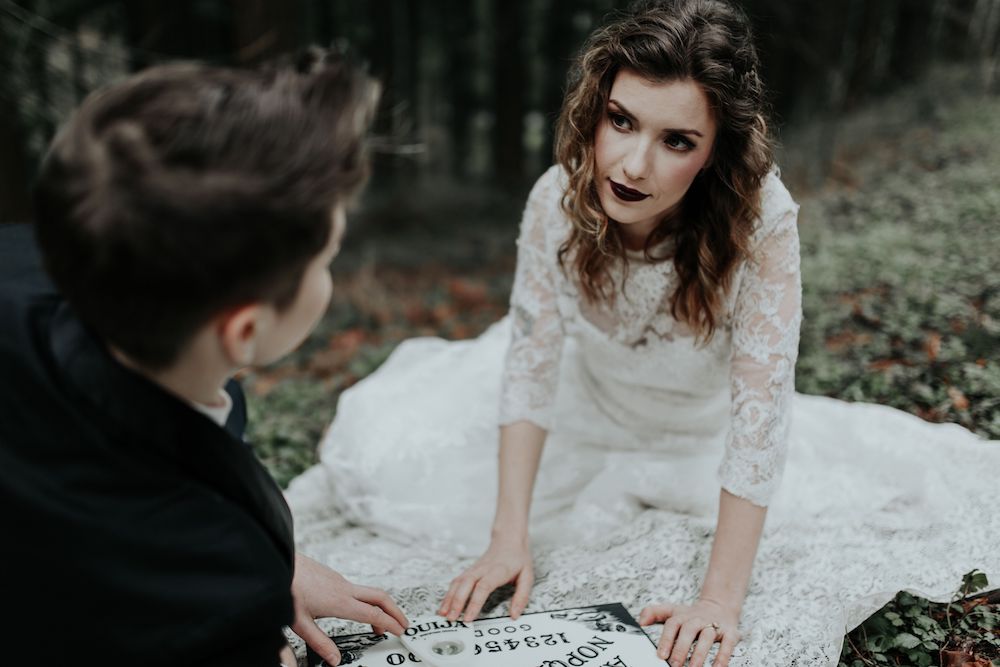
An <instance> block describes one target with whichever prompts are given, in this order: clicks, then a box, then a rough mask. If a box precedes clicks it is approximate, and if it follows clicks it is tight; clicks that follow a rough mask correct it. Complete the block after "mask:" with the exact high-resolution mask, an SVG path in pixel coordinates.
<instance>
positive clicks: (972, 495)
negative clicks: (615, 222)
mask: <svg viewBox="0 0 1000 667" xmlns="http://www.w3.org/2000/svg"><path fill="white" fill-rule="evenodd" d="M564 188H565V181H564V175H563V174H562V172H561V171H560V170H559V169H558V168H557V167H553V168H552V169H550V170H549V171H548V172H547V173H546V174H545V175H543V176H542V177H541V179H539V181H538V183H537V184H536V186H535V188H534V189H533V191H532V194H531V196H530V198H529V201H528V204H527V208H526V210H525V215H524V220H523V222H522V226H521V237H520V240H519V243H518V245H519V251H518V263H517V273H516V276H515V281H514V289H513V294H512V297H511V312H510V315H509V316H508V317H507V318H505V319H504V320H502V321H501V322H498V323H497V324H495V325H494V326H493V327H492V328H491V329H490V330H488V331H487V332H486V333H484V334H483V335H482V336H480V337H479V338H478V339H475V340H471V341H461V342H446V341H443V340H440V339H431V338H423V339H414V340H410V341H407V342H405V343H403V344H402V345H400V346H399V348H398V349H397V350H396V351H395V352H394V354H393V355H392V356H391V357H390V358H389V360H388V361H387V362H386V363H385V364H384V365H383V366H382V367H381V368H380V369H379V370H378V371H377V372H376V373H374V374H373V375H372V376H371V377H369V378H367V379H365V380H364V381H362V382H361V383H359V384H358V385H357V386H356V387H354V388H352V389H350V390H349V391H347V392H345V393H344V394H343V395H342V397H341V399H340V404H339V407H338V410H337V417H336V419H335V420H334V422H333V424H332V425H331V427H330V429H329V431H328V433H327V435H326V437H325V440H324V442H323V446H322V463H321V464H319V465H317V466H315V467H314V468H312V469H311V470H309V471H307V472H306V473H305V474H303V475H302V476H301V477H299V478H298V479H297V480H295V481H294V482H293V483H292V485H291V486H290V488H289V492H288V497H289V502H290V504H291V506H292V509H293V511H294V513H295V516H296V531H297V535H298V538H297V541H298V544H299V547H300V549H302V550H303V551H304V552H306V553H308V554H310V555H312V556H314V557H316V558H318V559H320V560H322V561H324V562H326V563H327V564H329V565H331V566H332V567H335V568H336V569H338V570H339V571H340V572H342V573H343V574H344V575H345V576H347V577H348V578H349V579H352V580H357V581H363V582H367V583H370V584H372V585H378V586H381V587H384V588H387V589H389V590H390V592H391V593H393V595H394V596H395V597H396V599H397V600H398V601H399V602H400V603H401V604H402V605H403V608H404V610H406V611H407V612H408V613H410V614H414V615H416V614H421V613H427V612H432V611H433V610H434V609H436V605H437V604H438V602H439V601H440V599H441V598H442V597H443V594H444V592H445V590H446V588H447V585H448V583H449V581H450V580H451V579H452V578H453V577H454V576H455V575H457V574H458V573H459V572H460V571H461V569H462V567H463V566H464V565H467V564H468V563H469V562H470V558H471V557H474V556H476V555H478V553H479V552H480V551H481V550H482V549H483V548H484V547H485V545H486V543H487V541H488V536H489V528H490V524H491V520H492V513H493V507H494V501H495V497H496V476H497V471H496V455H497V447H498V431H497V425H498V423H499V424H505V423H512V422H515V421H518V420H522V419H526V420H530V421H533V422H535V423H537V424H539V425H541V426H543V427H545V428H546V429H548V431H549V436H548V440H547V443H546V448H545V453H544V456H543V460H542V464H541V468H540V470H539V476H538V480H537V482H536V487H535V496H534V503H533V506H532V521H533V524H532V539H533V546H534V553H535V560H536V568H537V572H536V574H537V579H538V580H537V583H536V585H535V588H534V592H533V595H532V602H531V606H530V607H529V611H530V610H531V609H532V608H534V609H554V608H563V607H569V606H575V605H585V604H592V603H599V602H614V601H620V602H623V603H624V604H625V605H626V607H628V608H629V609H630V610H631V611H632V612H633V613H634V614H638V612H639V610H640V609H641V608H642V607H643V606H645V605H646V604H650V603H655V602H662V601H690V600H692V599H694V598H695V597H696V596H697V592H698V590H699V587H700V584H701V579H702V577H703V576H704V573H705V568H706V565H707V561H708V554H709V550H710V547H711V537H712V532H713V529H714V520H715V511H716V507H717V503H718V496H719V488H720V485H721V487H722V488H725V489H727V490H728V491H730V492H731V493H733V494H735V495H738V496H741V497H743V498H746V499H749V500H750V501H751V502H753V503H756V504H758V505H768V506H769V512H768V522H767V525H766V527H765V532H764V537H763V540H762V544H761V547H760V551H759V554H758V557H757V561H756V564H755V569H754V575H753V579H752V581H751V585H750V590H749V593H748V596H747V599H746V603H745V606H744V610H743V615H742V620H741V624H742V629H743V632H744V639H743V641H742V642H741V644H740V645H739V647H738V649H737V652H736V654H735V656H734V658H733V661H732V663H731V664H732V665H734V666H736V665H753V666H754V667H757V666H760V665H781V666H782V667H785V666H787V665H836V663H837V658H838V656H839V654H840V646H841V641H842V637H843V634H844V632H845V630H846V629H850V628H851V627H853V626H854V625H856V624H858V623H859V622H861V621H862V620H863V619H864V618H865V617H866V616H868V615H869V614H870V613H872V612H873V611H874V610H876V609H877V608H878V607H880V606H881V605H882V604H884V603H885V602H886V601H887V600H889V599H890V598H891V597H892V596H893V594H895V592H896V591H898V590H901V589H908V590H911V591H914V592H917V593H920V594H925V595H930V596H932V597H938V598H941V597H947V596H948V595H949V594H950V593H951V592H952V591H953V590H954V589H955V588H956V587H957V585H958V583H959V582H960V580H961V575H962V574H963V573H965V572H967V571H969V570H971V569H973V568H979V569H981V570H984V571H986V572H987V574H988V575H990V576H991V578H992V579H993V583H994V584H995V583H998V581H997V579H998V578H1000V519H998V517H1000V512H997V511H996V508H997V506H998V503H1000V491H998V487H997V484H996V481H995V479H996V474H997V472H998V471H1000V443H997V442H986V441H983V440H981V439H979V438H977V437H976V436H974V435H973V434H971V433H969V432H968V431H966V430H964V429H962V428H961V427H959V426H955V425H934V424H928V423H926V422H923V421H921V420H920V419H918V418H916V417H913V416H911V415H908V414H905V413H902V412H899V411H897V410H894V409H891V408H887V407H883V406H878V405H868V404H848V403H844V402H840V401H836V400H832V399H827V398H821V397H812V396H803V395H797V394H795V393H794V365H795V358H796V353H797V347H798V333H799V322H800V313H801V309H800V281H799V254H798V235H797V228H796V216H797V211H798V206H797V205H796V204H795V203H794V202H793V201H792V199H791V197H790V196H789V194H788V192H787V190H785V188H784V186H783V185H782V184H781V182H780V180H779V179H778V177H777V175H776V174H771V175H769V176H768V178H767V180H766V183H765V187H764V190H763V195H762V215H761V222H760V224H759V226H758V229H757V231H756V233H755V235H754V238H753V253H752V259H751V260H750V261H748V262H746V263H745V264H744V265H743V266H741V267H740V269H739V270H738V272H737V274H736V277H735V281H734V283H733V285H732V288H731V289H730V290H729V295H730V296H729V298H728V300H727V303H726V307H725V317H724V321H723V323H722V326H720V327H719V329H718V330H717V332H716V334H715V336H714V337H713V338H712V339H711V340H710V341H709V342H708V344H705V345H699V344H696V342H695V340H694V338H693V336H692V335H691V331H690V330H689V329H688V328H687V327H686V326H684V325H683V324H681V323H679V322H678V321H677V320H675V319H674V318H673V317H671V316H670V314H669V306H668V299H669V297H670V295H671V294H672V292H673V289H674V286H675V284H676V283H675V280H676V278H675V276H674V273H673V266H672V264H671V262H669V261H667V262H647V261H645V260H644V259H643V258H642V256H641V254H639V253H634V254H630V255H629V261H628V265H627V269H626V267H623V266H619V267H618V268H617V270H616V271H617V273H616V274H615V275H614V277H615V280H616V281H617V282H618V283H619V284H623V285H624V290H623V291H622V292H621V293H620V294H619V296H618V298H617V299H616V300H615V301H614V303H612V304H610V305H605V306H594V305H590V304H588V303H587V302H586V300H585V299H583V298H582V297H581V295H580V293H579V291H578V289H577V287H576V286H575V284H574V283H573V282H572V281H571V280H569V279H568V278H567V277H566V275H565V274H564V273H563V272H562V271H561V270H560V268H559V265H558V260H557V251H558V248H559V245H560V244H561V243H562V241H563V240H564V239H565V237H566V234H567V232H568V229H569V227H568V224H569V223H568V222H567V220H566V218H565V215H564V214H563V213H562V211H561V209H560V206H559V201H560V198H561V196H562V193H563V190H564ZM665 250H669V248H666V249H665ZM498 407H499V414H498ZM505 608H506V604H505V603H504V604H503V605H501V606H500V607H498V608H496V609H495V610H493V611H494V613H502V612H503V610H504V609H505Z"/></svg>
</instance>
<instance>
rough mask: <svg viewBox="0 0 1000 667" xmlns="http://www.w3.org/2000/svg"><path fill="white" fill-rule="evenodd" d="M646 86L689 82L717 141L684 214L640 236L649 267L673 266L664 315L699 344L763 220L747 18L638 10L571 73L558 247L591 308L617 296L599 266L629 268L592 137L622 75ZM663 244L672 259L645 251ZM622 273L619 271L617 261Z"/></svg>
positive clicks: (762, 145)
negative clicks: (668, 243)
mask: <svg viewBox="0 0 1000 667" xmlns="http://www.w3.org/2000/svg"><path fill="white" fill-rule="evenodd" d="M624 69H628V70H631V71H634V72H635V73H637V74H638V75H640V76H642V77H643V78H645V79H648V80H650V81H655V82H668V81H684V80H691V81H694V82H695V83H697V84H698V85H699V86H700V88H701V89H702V90H703V92H704V93H705V95H706V96H707V98H708V101H709V105H710V107H711V109H712V112H713V114H714V117H715V121H716V126H717V134H716V139H715V145H714V147H713V152H712V157H711V162H710V165H709V167H708V168H707V169H706V170H705V171H704V172H702V173H701V174H700V175H699V176H698V177H696V178H695V180H694V182H693V183H692V184H691V187H690V188H689V189H688V191H687V193H686V194H685V195H684V198H683V200H682V201H681V205H680V206H678V207H677V208H676V209H675V210H674V211H672V212H671V213H670V214H668V215H666V216H665V218H664V219H663V220H662V221H661V222H660V224H659V225H658V226H657V227H656V228H655V229H654V230H653V232H652V233H651V234H650V235H649V236H648V237H647V239H646V242H645V249H644V253H645V256H646V258H647V259H648V260H651V261H663V260H666V259H670V258H672V259H673V263H674V267H675V269H676V272H677V275H678V278H679V284H678V286H677V290H676V291H675V292H674V294H673V296H672V297H671V305H670V308H671V313H672V314H673V316H674V317H675V318H677V319H678V320H680V321H683V322H686V323H687V324H688V326H690V327H691V328H692V330H693V331H695V333H696V334H697V335H698V336H699V337H700V338H702V339H703V340H706V341H707V340H708V339H710V338H711V337H712V335H713V334H714V332H715V329H716V327H717V326H718V325H719V323H720V316H721V312H720V311H721V308H722V302H723V295H724V292H725V291H726V289H727V288H728V287H729V285H730V283H731V281H732V277H733V273H734V271H735V269H736V267H737V266H738V265H739V263H740V262H741V261H742V260H744V259H745V258H746V257H747V256H748V254H749V241H750V236H751V234H752V233H753V231H754V225H755V224H756V220H757V219H758V217H759V215H760V190H761V185H762V183H763V180H764V177H765V176H766V175H767V173H768V171H769V170H770V169H771V166H772V164H773V144H772V140H771V138H770V136H769V132H768V122H767V104H766V101H765V92H764V86H763V84H762V83H761V80H760V78H759V76H758V74H757V72H758V69H759V60H758V56H757V50H756V48H755V47H754V43H753V35H752V31H751V28H750V22H749V20H748V18H747V16H746V15H745V14H744V13H743V12H742V11H741V10H739V9H738V8H736V7H734V6H733V5H731V4H729V3H728V2H724V1H722V0H668V1H660V2H647V3H643V4H642V5H639V6H637V7H635V8H634V9H632V10H631V11H630V12H629V13H628V14H626V15H625V16H623V17H620V18H618V19H617V20H615V21H613V22H612V23H610V24H609V25H607V26H605V27H603V28H600V29H599V30H597V31H596V32H594V33H593V34H592V35H591V36H590V38H589V39H588V40H587V42H586V43H585V44H584V46H583V49H582V50H581V52H580V55H579V56H578V57H577V60H576V62H575V64H574V67H573V68H572V70H571V72H570V82H569V86H568V89H567V93H566V97H565V100H564V102H563V108H562V112H561V114H560V117H559V122H558V125H557V128H556V151H555V152H556V160H557V162H558V163H559V164H560V165H562V167H563V169H565V171H566V173H567V174H568V175H569V186H568V188H567V190H566V193H565V195H564V196H563V199H562V207H563V210H564V211H565V212H566V214H567V215H568V217H569V219H570V220H571V221H572V231H571V233H570V236H569V238H568V239H567V240H566V242H565V243H564V244H563V245H562V247H561V248H560V249H559V262H560V264H561V265H562V266H563V269H564V270H566V263H567V260H568V259H571V261H572V266H573V269H574V271H575V274H576V275H577V277H578V279H579V284H580V287H581V289H582V290H583V293H584V295H585V296H586V298H587V299H589V300H590V301H592V302H593V301H598V300H601V299H604V300H608V301H611V300H613V299H614V297H615V291H614V285H612V284H611V280H610V275H609V272H608V269H609V267H610V264H611V262H613V261H615V260H616V259H620V260H621V261H623V262H626V257H625V245H624V240H623V238H622V234H621V229H620V226H619V225H618V223H616V222H615V221H614V220H611V219H609V218H608V216H607V214H606V213H605V212H604V210H603V208H602V207H601V203H600V200H599V198H598V193H597V186H596V184H595V180H594V179H595V163H594V140H595V132H596V130H597V127H598V124H599V123H600V122H601V120H602V118H603V117H604V115H605V114H606V112H607V104H608V98H609V96H610V93H611V88H612V85H613V84H614V81H615V77H616V75H617V74H618V72H619V71H621V70H624ZM669 238H672V239H673V241H674V244H673V250H672V252H671V254H670V255H668V256H665V257H654V256H653V255H652V249H653V248H655V247H657V246H659V245H660V244H661V243H662V242H663V241H665V240H667V239H669ZM625 265H626V267H627V262H626V264H625Z"/></svg>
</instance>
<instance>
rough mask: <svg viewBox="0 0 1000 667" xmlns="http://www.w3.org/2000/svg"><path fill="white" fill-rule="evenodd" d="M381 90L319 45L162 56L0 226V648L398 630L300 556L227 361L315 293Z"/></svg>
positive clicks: (95, 104)
mask: <svg viewBox="0 0 1000 667" xmlns="http://www.w3.org/2000/svg"><path fill="white" fill-rule="evenodd" d="M377 96H378V88H377V86H376V84H375V83H374V82H372V81H371V80H370V79H368V77H367V76H365V75H364V74H362V73H361V72H360V71H358V70H357V69H355V68H353V67H351V66H349V65H347V64H346V63H345V62H344V61H342V60H340V59H338V58H334V57H331V56H330V55H329V54H327V53H324V52H321V51H313V52H310V53H308V54H306V55H305V56H303V57H301V58H300V59H299V60H298V61H295V62H289V63H288V64H286V65H284V66H279V65H273V66H269V67H267V68H265V69H261V70H259V71H244V70H236V69H226V68H217V67H209V66H204V65H196V64H174V65H165V66H160V67H156V68H153V69H149V70H146V71H144V72H142V73H139V74H137V75H135V76H133V77H131V78H129V79H127V80H125V81H124V82H122V83H119V84H117V85H113V86H111V87H109V88H106V89H104V90H102V91H99V92H97V93H94V94H93V95H91V96H89V97H88V98H87V99H86V100H85V101H84V102H83V104H82V105H81V107H80V108H79V109H78V110H77V112H76V113H75V114H74V115H73V117H72V118H71V119H70V120H69V121H68V123H67V124H66V125H65V126H64V127H63V128H62V130H61V131H60V132H59V134H58V135H57V137H56V138H55V140H54V141H53V143H52V145H51V147H50V149H49V152H48V155H47V156H46V158H45V160H44V163H43V166H42V169H41V173H40V175H39V177H38V180H37V185H36V191H35V210H36V220H35V224H34V225H33V229H32V227H28V226H12V227H9V228H6V229H3V230H2V231H0V369H2V375H0V471H2V472H0V517H2V526H3V530H4V533H5V537H4V539H3V547H2V549H0V553H2V561H0V577H2V580H0V581H2V585H0V589H2V590H3V598H4V605H5V607H6V609H7V613H6V614H5V616H6V618H7V619H8V621H7V622H6V624H5V625H4V626H2V627H3V628H4V629H3V633H2V636H3V637H4V639H5V640H6V641H4V642H3V644H4V652H5V657H4V660H3V662H4V664H28V663H29V661H30V662H36V661H38V659H39V658H41V657H42V656H44V655H55V656H58V659H59V660H60V661H64V660H69V661H71V662H74V663H78V664H98V663H99V662H101V663H104V664H121V665H126V664H128V665H150V666H152V665H201V664H205V665H230V664H232V665H267V666H268V667H273V666H274V665H276V664H278V663H279V651H283V653H282V656H283V658H284V660H285V661H288V660H290V659H291V658H289V657H288V649H287V645H286V644H285V641H284V636H283V633H282V626H284V625H290V626H291V627H292V629H293V630H294V631H295V632H297V633H298V634H299V635H300V636H302V637H303V639H305V640H306V642H307V643H308V644H309V645H310V646H312V647H313V648H314V649H315V650H316V651H317V652H318V653H320V654H321V655H322V656H323V657H324V658H326V659H327V661H328V662H330V663H331V664H336V663H337V662H338V661H339V657H340V656H339V653H338V652H337V649H336V647H335V646H334V645H333V643H332V641H330V639H329V638H328V637H326V635H325V634H324V633H323V632H322V631H321V630H320V629H319V628H318V627H317V626H316V625H315V623H314V622H313V619H314V618H316V617H320V616H339V617H342V618H349V619H354V620H358V621H361V622H365V623H370V624H371V625H372V626H373V627H374V628H375V629H376V631H379V632H384V631H388V632H394V633H397V634H398V633H401V632H402V631H403V630H404V629H405V627H406V625H407V621H406V618H405V616H404V615H403V613H402V611H400V609H399V608H398V607H397V606H396V605H395V603H393V601H392V600H391V599H390V598H389V596H388V595H387V594H386V593H384V592H383V591H380V590H377V589H373V588H368V587H365V586H358V585H354V584H351V583H350V582H348V581H346V580H345V579H343V577H341V576H340V575H338V574H337V573H335V572H334V571H332V570H330V569H328V568H326V567H325V566H323V565H320V564H319V563H317V562H315V561H312V560H310V559H308V558H306V557H304V556H301V555H298V556H297V555H296V554H295V552H294V544H293V540H292V520H291V516H290V514H289V511H288V508H287V506H286V504H285V502H284V499H283V497H282V494H281V492H280V490H279V488H278V487H277V485H276V484H275V483H274V481H273V480H272V479H271V477H270V476H269V475H268V474H267V472H266V471H265V469H264V468H263V466H262V465H261V464H260V463H259V461H258V460H257V459H256V458H255V457H254V455H253V453H252V451H251V449H250V447H249V446H248V445H247V444H246V443H245V442H244V441H243V439H242V432H243V425H244V423H245V420H246V412H245V408H244V404H243V400H242V394H241V393H240V392H239V388H238V386H237V385H236V383H235V382H233V381H232V379H231V378H232V376H233V374H234V373H235V372H236V371H238V370H239V369H241V368H243V367H246V366H256V365H260V364H267V363H270V362H272V361H275V360H276V359H279V358H280V357H282V356H283V355H285V354H286V353H287V352H289V351H290V350H292V349H293V348H294V347H296V346H297V345H298V344H299V343H300V342H301V341H302V340H303V339H304V338H305V336H306V335H307V334H308V333H309V331H310V330H311V329H312V328H313V327H314V326H315V324H316V322H317V321H318V320H319V318H320V316H321V315H322V313H323V312H324V310H325V309H326V306H327V304H328V302H329V298H330V291H331V283H330V275H329V271H328V269H327V265H328V264H329V262H330V261H331V260H332V259H333V258H334V256H335V255H336V254H337V251H338V248H339V244H340V239H341V236H342V235H343V231H344V209H345V206H346V205H348V204H349V203H350V201H351V199H352V197H353V196H355V195H356V194H357V193H358V192H359V191H360V189H361V188H362V186H363V183H364V181H365V179H366V177H367V171H368V164H367V159H366V156H365V151H364V136H365V133H366V131H367V128H368V125H369V122H370V119H371V116H372V113H373V109H374V106H375V103H376V99H377ZM36 239H37V248H36ZM39 249H40V253H39V252H38V250H39ZM42 265H44V268H45V272H43V271H42ZM282 647H284V648H282Z"/></svg>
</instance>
